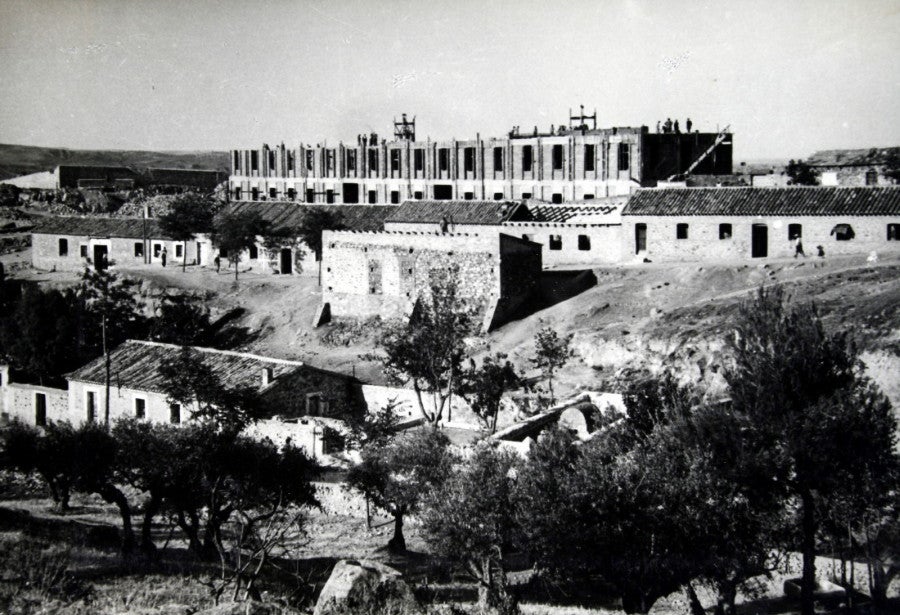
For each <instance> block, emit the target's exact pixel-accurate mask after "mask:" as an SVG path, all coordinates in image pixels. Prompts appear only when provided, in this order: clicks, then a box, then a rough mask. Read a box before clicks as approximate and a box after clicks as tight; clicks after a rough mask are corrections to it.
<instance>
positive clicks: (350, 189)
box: [342, 183, 359, 203]
mask: <svg viewBox="0 0 900 615" xmlns="http://www.w3.org/2000/svg"><path fill="white" fill-rule="evenodd" d="M342 192H343V193H344V203H359V184H349V183H348V184H344V185H343V188H342Z"/></svg>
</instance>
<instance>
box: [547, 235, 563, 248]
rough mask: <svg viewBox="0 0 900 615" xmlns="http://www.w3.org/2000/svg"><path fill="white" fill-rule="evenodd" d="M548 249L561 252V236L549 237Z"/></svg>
mask: <svg viewBox="0 0 900 615" xmlns="http://www.w3.org/2000/svg"><path fill="white" fill-rule="evenodd" d="M550 249H551V250H562V235H550Z"/></svg>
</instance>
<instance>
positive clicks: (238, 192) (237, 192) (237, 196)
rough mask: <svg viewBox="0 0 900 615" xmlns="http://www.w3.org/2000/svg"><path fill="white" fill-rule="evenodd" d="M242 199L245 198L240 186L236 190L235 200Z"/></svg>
mask: <svg viewBox="0 0 900 615" xmlns="http://www.w3.org/2000/svg"><path fill="white" fill-rule="evenodd" d="M242 197H243V195H242V194H241V188H240V186H238V187H237V188H235V189H234V200H235V201H240V200H241V198H242Z"/></svg>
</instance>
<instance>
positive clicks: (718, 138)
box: [666, 124, 731, 182]
mask: <svg viewBox="0 0 900 615" xmlns="http://www.w3.org/2000/svg"><path fill="white" fill-rule="evenodd" d="M729 128H731V124H728V125H727V126H725V128H723V129H722V130H720V131H719V134H717V135H716V140H715V141H713V144H712V145H710V146H709V147H708V148H707V149H706V151H705V152H703V153H702V154H700V157H699V158H697V159H696V160H695V161H694V162H692V163H691V166H689V167H688V168H687V171H685V172H684V173H676V174H675V175H670V176H669V177H668V178H667V179H666V181H669V182H670V181H675V180H676V179H677V178H678V177H687V176H688V175H690V174H691V171H693V170H694V169H696V168H697V165H699V164H700V163H701V162H703V161H704V160H705V159H706V157H707V156H709V155H710V154H712V152H713V150H714V149H716V148H717V147H719V145H720V144H721V143H722V141H724V140H725V139H727V138H728V129H729Z"/></svg>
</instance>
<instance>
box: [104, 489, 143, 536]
mask: <svg viewBox="0 0 900 615" xmlns="http://www.w3.org/2000/svg"><path fill="white" fill-rule="evenodd" d="M98 492H99V495H100V497H102V498H103V499H104V500H105V501H106V502H109V503H110V504H115V505H116V506H117V507H118V508H119V515H120V516H121V517H122V552H123V553H130V552H131V551H133V550H134V544H135V540H134V529H133V528H132V527H131V506H130V505H129V504H128V499H127V498H126V497H125V494H124V493H122V492H121V491H120V490H119V489H118V488H117V487H115V486H114V485H104V486H103V487H101V488H100V489H99V490H98Z"/></svg>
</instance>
